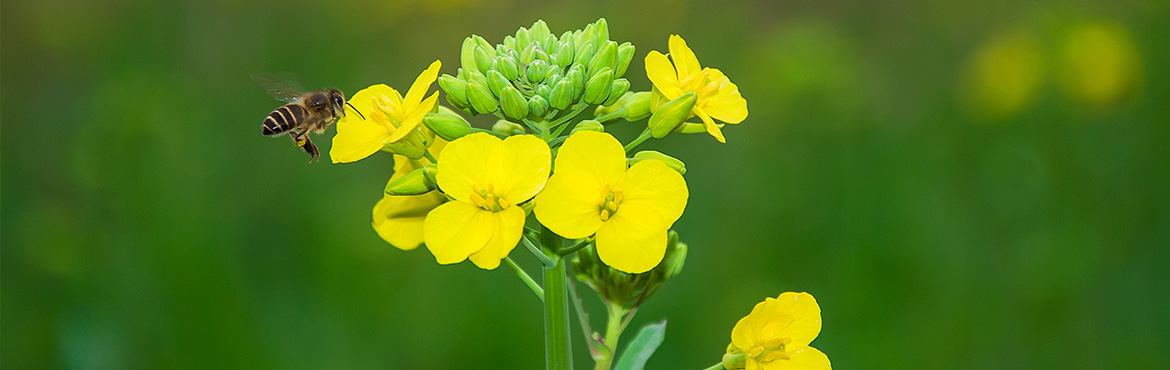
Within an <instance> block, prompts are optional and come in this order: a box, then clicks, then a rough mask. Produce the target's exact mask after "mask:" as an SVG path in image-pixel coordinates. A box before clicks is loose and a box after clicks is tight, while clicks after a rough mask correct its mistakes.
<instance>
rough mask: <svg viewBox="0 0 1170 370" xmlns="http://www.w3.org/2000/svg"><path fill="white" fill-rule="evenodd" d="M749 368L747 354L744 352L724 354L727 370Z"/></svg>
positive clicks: (724, 366)
mask: <svg viewBox="0 0 1170 370" xmlns="http://www.w3.org/2000/svg"><path fill="white" fill-rule="evenodd" d="M746 368H747V354H744V353H739V352H737V353H727V354H725V355H723V369H725V370H739V369H746Z"/></svg>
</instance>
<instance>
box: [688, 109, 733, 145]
mask: <svg viewBox="0 0 1170 370" xmlns="http://www.w3.org/2000/svg"><path fill="white" fill-rule="evenodd" d="M694 112H695V115H696V116H699V119H701V120H703V126H705V127H707V133H708V134H711V136H714V137H715V140H719V142H721V143H726V142H727V139H725V138H723V130H721V129H719V125H716V124H715V121H714V120H712V119H711V116H710V115H708V114H707V112H704V111H703V110H702V109H699V108H696V109H695V110H694Z"/></svg>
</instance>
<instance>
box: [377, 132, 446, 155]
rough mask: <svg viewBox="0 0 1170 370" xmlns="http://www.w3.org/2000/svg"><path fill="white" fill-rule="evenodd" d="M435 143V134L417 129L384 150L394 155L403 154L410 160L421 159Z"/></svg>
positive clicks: (387, 145)
mask: <svg viewBox="0 0 1170 370" xmlns="http://www.w3.org/2000/svg"><path fill="white" fill-rule="evenodd" d="M434 142H435V133H434V132H431V130H426V129H422V128H421V127H416V128H415V129H414V130H411V132H410V133H409V134H406V136H405V137H403V138H402V139H399V140H398V141H395V142H392V143H387V144H385V145H383V146H382V150H383V151H387V152H390V153H394V154H401V155H404V156H406V157H407V158H410V159H420V158H422V157H423V155H424V153H426V152H427V148H430V147H431V144H433V143H434Z"/></svg>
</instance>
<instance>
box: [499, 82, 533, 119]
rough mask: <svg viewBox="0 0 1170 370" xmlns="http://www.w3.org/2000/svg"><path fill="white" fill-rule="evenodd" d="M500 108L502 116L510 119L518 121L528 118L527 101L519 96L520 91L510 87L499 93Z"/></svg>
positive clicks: (522, 96)
mask: <svg viewBox="0 0 1170 370" xmlns="http://www.w3.org/2000/svg"><path fill="white" fill-rule="evenodd" d="M500 108H501V109H502V110H503V111H504V115H505V116H508V118H511V119H517V120H518V119H521V118H524V117H527V116H528V101H527V100H525V99H524V95H521V94H520V90H516V88H515V87H512V86H511V85H508V86H507V87H504V89H503V90H502V91H500Z"/></svg>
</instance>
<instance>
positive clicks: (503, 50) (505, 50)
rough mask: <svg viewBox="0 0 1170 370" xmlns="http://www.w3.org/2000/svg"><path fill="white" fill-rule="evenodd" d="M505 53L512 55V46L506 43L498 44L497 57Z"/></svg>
mask: <svg viewBox="0 0 1170 370" xmlns="http://www.w3.org/2000/svg"><path fill="white" fill-rule="evenodd" d="M504 55H512V48H510V47H507V46H505V45H504V44H496V58H499V57H501V56H504Z"/></svg>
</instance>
